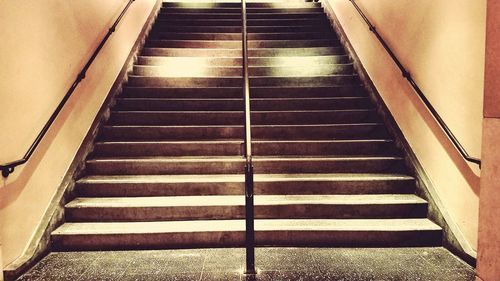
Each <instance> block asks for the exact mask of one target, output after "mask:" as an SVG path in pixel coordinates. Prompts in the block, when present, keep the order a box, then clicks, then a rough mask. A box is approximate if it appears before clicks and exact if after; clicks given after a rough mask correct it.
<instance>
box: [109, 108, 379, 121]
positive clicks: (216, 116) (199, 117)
mask: <svg viewBox="0 0 500 281" xmlns="http://www.w3.org/2000/svg"><path fill="white" fill-rule="evenodd" d="M243 117H244V116H243V112H229V113H228V112H210V113H204V112H199V113H198V112H196V113H181V112H127V111H116V112H113V113H112V114H111V117H110V120H109V122H108V124H110V125H242V124H244V118H243ZM251 119H252V124H254V125H276V124H279V125H298V124H304V125H305V124H335V123H362V122H376V121H377V120H378V117H377V116H376V113H375V112H374V111H371V110H360V111H336V112H332V111H324V112H321V111H319V112H315V111H312V112H307V111H304V112H279V111H276V112H271V111H266V112H255V111H254V112H252V114H251Z"/></svg>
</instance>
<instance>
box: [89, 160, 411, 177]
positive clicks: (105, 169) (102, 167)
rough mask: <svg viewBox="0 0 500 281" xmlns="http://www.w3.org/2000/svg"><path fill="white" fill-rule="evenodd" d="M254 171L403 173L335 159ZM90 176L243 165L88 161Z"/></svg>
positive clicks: (273, 164) (383, 163)
mask: <svg viewBox="0 0 500 281" xmlns="http://www.w3.org/2000/svg"><path fill="white" fill-rule="evenodd" d="M254 171H255V173H260V174H271V173H279V174H286V173H379V172H380V173H381V172H384V173H392V172H393V173H398V172H403V171H404V162H403V161H402V160H385V159H381V160H357V161H349V160H344V161H341V160H337V161H328V160H324V161H307V159H304V160H303V161H287V160H284V161H277V160H276V161H265V162H260V161H255V160H254ZM87 172H88V173H89V174H90V175H165V174H172V175H175V174H177V175H196V174H242V173H243V172H244V162H243V161H236V162H218V161H210V160H207V161H204V162H187V161H185V162H166V163H165V162H155V161H149V162H144V161H141V162H135V161H133V160H130V161H120V162H88V163H87Z"/></svg>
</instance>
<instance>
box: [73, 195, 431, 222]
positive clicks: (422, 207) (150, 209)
mask: <svg viewBox="0 0 500 281" xmlns="http://www.w3.org/2000/svg"><path fill="white" fill-rule="evenodd" d="M254 206H255V217H256V218H257V219H307V218H309V219H355V218H356V219H359V218H363V219H378V218H419V217H425V216H426V214H427V202H426V201H425V200H423V199H422V198H420V197H417V196H416V195H413V194H371V195H366V194H363V195H324V194H323V195H256V196H255V197H254ZM65 217H66V221H69V222H112V221H165V220H219V219H223V220H232V219H244V218H245V195H244V193H242V194H240V195H203V196H200V195H193V196H155V197H151V196H150V197H109V198H99V197H94V198H84V197H80V198H75V199H73V200H72V201H71V202H69V203H68V204H66V206H65Z"/></svg>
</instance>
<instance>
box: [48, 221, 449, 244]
mask: <svg viewBox="0 0 500 281" xmlns="http://www.w3.org/2000/svg"><path fill="white" fill-rule="evenodd" d="M255 230H256V233H255V239H256V244H257V246H342V247H346V246H347V247H348V246H352V247H385V246H390V247H398V246H399V247H403V246H438V245H441V235H442V234H441V228H440V227H439V226H438V225H436V224H434V223H433V222H431V221H430V220H428V219H337V220H335V219H324V220H323V219H316V220H272V219H269V220H255ZM52 239H53V243H54V246H55V248H56V249H58V250H77V249H80V250H106V249H108V250H116V249H160V248H161V249H165V248H195V247H242V246H244V241H245V221H244V220H209V221H168V222H167V221H162V222H127V223H65V224H64V225H62V226H61V227H59V228H58V229H56V230H55V231H54V232H53V233H52Z"/></svg>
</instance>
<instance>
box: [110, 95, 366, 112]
mask: <svg viewBox="0 0 500 281" xmlns="http://www.w3.org/2000/svg"><path fill="white" fill-rule="evenodd" d="M250 105H251V107H252V110H261V111H264V110H332V109H335V110H337V109H338V110H342V109H369V108H371V107H373V106H372V105H371V102H370V101H369V100H368V99H364V98H352V99H348V98H346V99H330V100H328V99H325V100H321V99H318V100H287V99H283V100H252V101H251V103H250ZM243 108H244V102H243V101H238V100H215V99H214V100H169V99H120V100H118V102H117V105H116V106H115V107H114V109H115V110H120V111H127V110H135V111H141V110H144V111H147V110H149V111H170V110H172V111H182V110H187V111H197V110H202V111H238V110H242V109H243Z"/></svg>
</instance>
